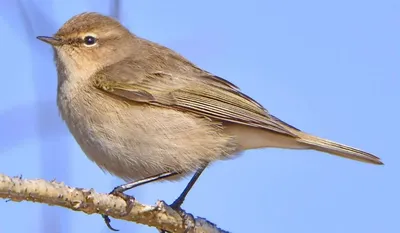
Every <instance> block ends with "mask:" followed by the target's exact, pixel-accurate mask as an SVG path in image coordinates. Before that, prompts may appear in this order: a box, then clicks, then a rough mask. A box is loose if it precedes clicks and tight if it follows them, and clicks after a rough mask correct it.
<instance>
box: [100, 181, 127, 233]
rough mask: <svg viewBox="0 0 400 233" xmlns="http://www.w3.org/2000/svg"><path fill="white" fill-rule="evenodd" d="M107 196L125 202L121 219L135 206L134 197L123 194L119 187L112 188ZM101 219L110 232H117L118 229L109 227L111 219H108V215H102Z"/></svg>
mask: <svg viewBox="0 0 400 233" xmlns="http://www.w3.org/2000/svg"><path fill="white" fill-rule="evenodd" d="M109 194H110V195H114V196H117V197H120V198H122V199H124V201H125V203H126V207H125V210H124V212H122V213H121V214H120V216H121V217H123V216H126V215H128V214H129V213H130V212H131V210H132V208H133V207H134V205H135V198H134V197H132V196H130V195H127V194H125V193H123V191H121V187H120V186H118V187H116V188H114V189H113V191H111V192H110V193H109ZM102 217H103V219H104V222H105V223H106V225H107V227H108V228H109V229H110V230H112V231H119V230H118V229H115V228H113V227H112V226H111V224H110V223H111V219H110V217H109V216H108V215H104V214H103V215H102Z"/></svg>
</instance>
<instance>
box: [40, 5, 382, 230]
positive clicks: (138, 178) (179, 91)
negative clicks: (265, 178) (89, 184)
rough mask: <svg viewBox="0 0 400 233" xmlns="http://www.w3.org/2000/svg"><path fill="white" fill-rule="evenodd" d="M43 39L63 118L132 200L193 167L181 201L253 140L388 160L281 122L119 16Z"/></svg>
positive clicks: (92, 15)
mask: <svg viewBox="0 0 400 233" xmlns="http://www.w3.org/2000/svg"><path fill="white" fill-rule="evenodd" d="M37 38H38V39H40V40H41V41H43V42H46V43H48V44H50V45H51V46H52V47H53V49H54V61H55V66H56V69H57V73H58V84H57V105H58V109H59V112H60V114H61V117H62V119H63V120H64V121H65V122H66V124H67V126H68V129H69V131H70V132H71V134H72V135H73V136H74V138H75V140H76V141H77V143H78V144H79V145H80V147H81V149H82V151H83V152H84V153H85V154H86V155H87V157H88V158H89V159H90V160H92V161H93V162H95V163H96V164H97V165H98V166H99V167H100V168H101V169H102V170H104V171H107V172H109V173H111V174H113V175H115V176H118V177H120V178H122V179H123V180H125V181H126V182H127V183H126V184H123V185H120V186H118V187H116V188H114V189H113V191H112V192H110V194H113V195H117V196H121V197H122V198H124V199H125V200H126V201H127V202H132V200H131V199H132V197H130V196H127V195H125V194H124V192H125V191H127V190H129V189H131V188H134V187H137V186H139V185H143V184H147V183H150V182H155V181H173V180H180V179H182V178H184V177H187V176H190V175H192V174H194V175H192V178H191V180H190V181H189V183H188V185H187V186H186V188H185V189H184V191H183V192H182V193H181V195H180V196H179V197H178V198H177V199H176V200H175V202H174V203H173V204H172V205H171V206H172V207H173V208H176V209H179V208H180V206H181V205H182V203H183V201H184V199H185V197H186V195H187V194H188V192H189V191H190V189H191V188H192V187H193V185H194V183H195V182H196V181H197V179H198V178H199V177H200V175H201V174H202V172H203V171H204V169H206V168H207V167H208V166H209V165H210V164H212V163H213V162H215V161H219V160H229V159H234V158H237V157H238V156H239V155H241V154H242V153H241V152H243V151H246V150H251V149H259V148H283V149H297V150H316V151H320V152H325V153H328V154H331V155H336V156H340V157H344V158H347V159H352V160H356V161H361V162H365V163H370V164H376V165H382V164H383V162H382V161H381V160H380V158H379V157H377V156H375V155H373V154H371V153H368V152H365V151H362V150H360V149H356V148H354V147H350V146H347V145H344V144H341V143H337V142H334V141H331V140H327V139H324V138H321V137H318V136H315V135H311V134H309V133H306V132H304V131H302V130H300V129H298V128H296V127H294V126H292V125H290V124H288V123H286V122H284V121H283V120H281V119H279V118H278V117H276V116H274V115H272V114H271V113H270V112H269V111H268V110H267V109H266V108H264V107H263V106H262V105H261V104H260V103H259V102H257V101H256V100H254V99H253V98H251V97H250V96H248V95H246V94H245V93H243V92H242V91H241V90H240V88H239V87H238V86H236V85H235V84H233V83H232V82H230V81H228V80H226V79H223V78H222V77H219V76H217V75H215V74H213V73H211V72H209V71H206V70H204V69H202V68H200V67H199V66H197V65H195V64H194V63H193V62H191V61H189V60H188V59H186V58H185V57H184V56H183V55H181V54H179V53H178V52H176V51H173V50H172V49H169V48H167V47H165V46H163V45H161V44H158V43H155V42H152V41H150V40H147V39H145V38H142V37H140V36H138V35H136V34H134V33H132V32H131V31H130V30H129V29H127V28H126V27H125V26H123V25H122V24H121V23H120V22H119V21H118V20H116V19H114V18H112V17H109V16H106V15H102V14H99V13H96V12H84V13H81V14H78V15H75V16H73V17H72V18H71V19H69V20H68V21H67V22H66V23H65V24H64V25H63V26H62V27H61V28H60V29H59V30H58V31H57V32H56V33H55V34H54V35H53V36H38V37H37ZM266 88H267V87H266ZM130 206H131V205H130ZM127 211H129V208H127ZM104 217H105V218H106V222H107V221H108V222H107V225H108V226H109V227H110V228H111V226H110V225H109V221H110V220H109V219H107V218H108V217H107V216H104Z"/></svg>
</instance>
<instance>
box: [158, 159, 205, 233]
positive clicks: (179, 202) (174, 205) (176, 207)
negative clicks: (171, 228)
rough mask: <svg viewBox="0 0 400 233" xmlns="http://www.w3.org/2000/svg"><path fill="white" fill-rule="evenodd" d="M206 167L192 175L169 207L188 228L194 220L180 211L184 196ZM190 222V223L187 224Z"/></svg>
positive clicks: (192, 224)
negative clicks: (179, 216)
mask: <svg viewBox="0 0 400 233" xmlns="http://www.w3.org/2000/svg"><path fill="white" fill-rule="evenodd" d="M206 167H207V166H204V167H202V168H200V169H199V170H197V171H196V173H195V174H194V175H193V177H192V179H190V181H189V183H188V184H187V185H186V187H185V189H184V190H183V192H182V193H181V194H180V195H179V197H178V198H177V199H176V200H175V201H174V202H173V203H172V204H171V205H170V206H171V208H172V209H174V210H175V211H177V212H178V213H179V214H180V215H181V217H182V219H183V221H184V222H185V225H186V226H189V227H193V226H194V218H193V216H192V215H190V216H186V215H187V214H186V213H184V212H183V211H182V209H181V206H182V204H183V202H184V201H185V198H186V196H187V195H188V193H189V191H190V190H191V189H192V187H193V185H194V184H195V183H196V181H197V180H198V179H199V177H200V175H201V173H203V171H204V169H206ZM187 222H190V223H187ZM189 230H190V229H187V231H188V232H189ZM160 232H161V233H166V231H164V230H161V231H160Z"/></svg>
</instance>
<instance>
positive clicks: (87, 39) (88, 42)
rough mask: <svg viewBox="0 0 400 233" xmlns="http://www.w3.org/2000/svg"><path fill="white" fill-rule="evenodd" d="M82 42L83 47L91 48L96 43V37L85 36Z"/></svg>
mask: <svg viewBox="0 0 400 233" xmlns="http://www.w3.org/2000/svg"><path fill="white" fill-rule="evenodd" d="M83 42H84V43H85V45H87V46H92V45H95V44H96V42H97V39H96V37H94V36H85V38H83Z"/></svg>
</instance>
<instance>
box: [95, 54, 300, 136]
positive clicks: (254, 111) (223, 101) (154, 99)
mask: <svg viewBox="0 0 400 233" xmlns="http://www.w3.org/2000/svg"><path fill="white" fill-rule="evenodd" d="M188 73H189V72H177V73H174V72H161V71H153V72H151V71H149V70H146V69H142V68H140V66H138V64H137V62H135V61H133V60H123V61H121V62H119V63H117V64H113V65H112V66H108V67H105V68H103V69H102V70H100V71H99V72H97V74H95V75H94V76H93V77H92V80H93V84H94V85H95V87H97V88H99V89H101V90H103V91H105V92H108V93H109V94H112V95H115V96H118V97H122V98H125V99H126V100H129V101H135V102H143V103H148V104H153V105H158V106H164V107H169V108H174V109H178V110H180V111H188V112H191V113H194V114H196V115H199V116H206V117H209V118H211V119H218V120H221V121H225V122H232V123H237V124H243V125H248V126H252V127H260V128H264V129H268V130H271V131H274V132H276V133H280V134H284V135H287V136H294V137H296V135H295V134H294V133H293V131H292V130H290V129H288V128H287V126H285V125H284V124H282V123H281V122H280V121H277V120H276V118H275V117H273V116H272V115H270V114H269V113H268V112H267V110H266V109H264V108H263V107H262V106H261V105H260V104H259V103H257V102H256V101H255V100H253V99H251V98H250V97H248V96H247V95H245V94H243V93H242V92H241V91H240V90H239V88H237V87H236V86H235V85H233V84H232V83H230V82H228V81H226V80H224V79H222V78H219V77H217V76H214V75H212V74H209V73H206V72H199V73H196V72H190V73H189V74H190V75H189V74H188ZM188 76H190V77H188Z"/></svg>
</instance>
